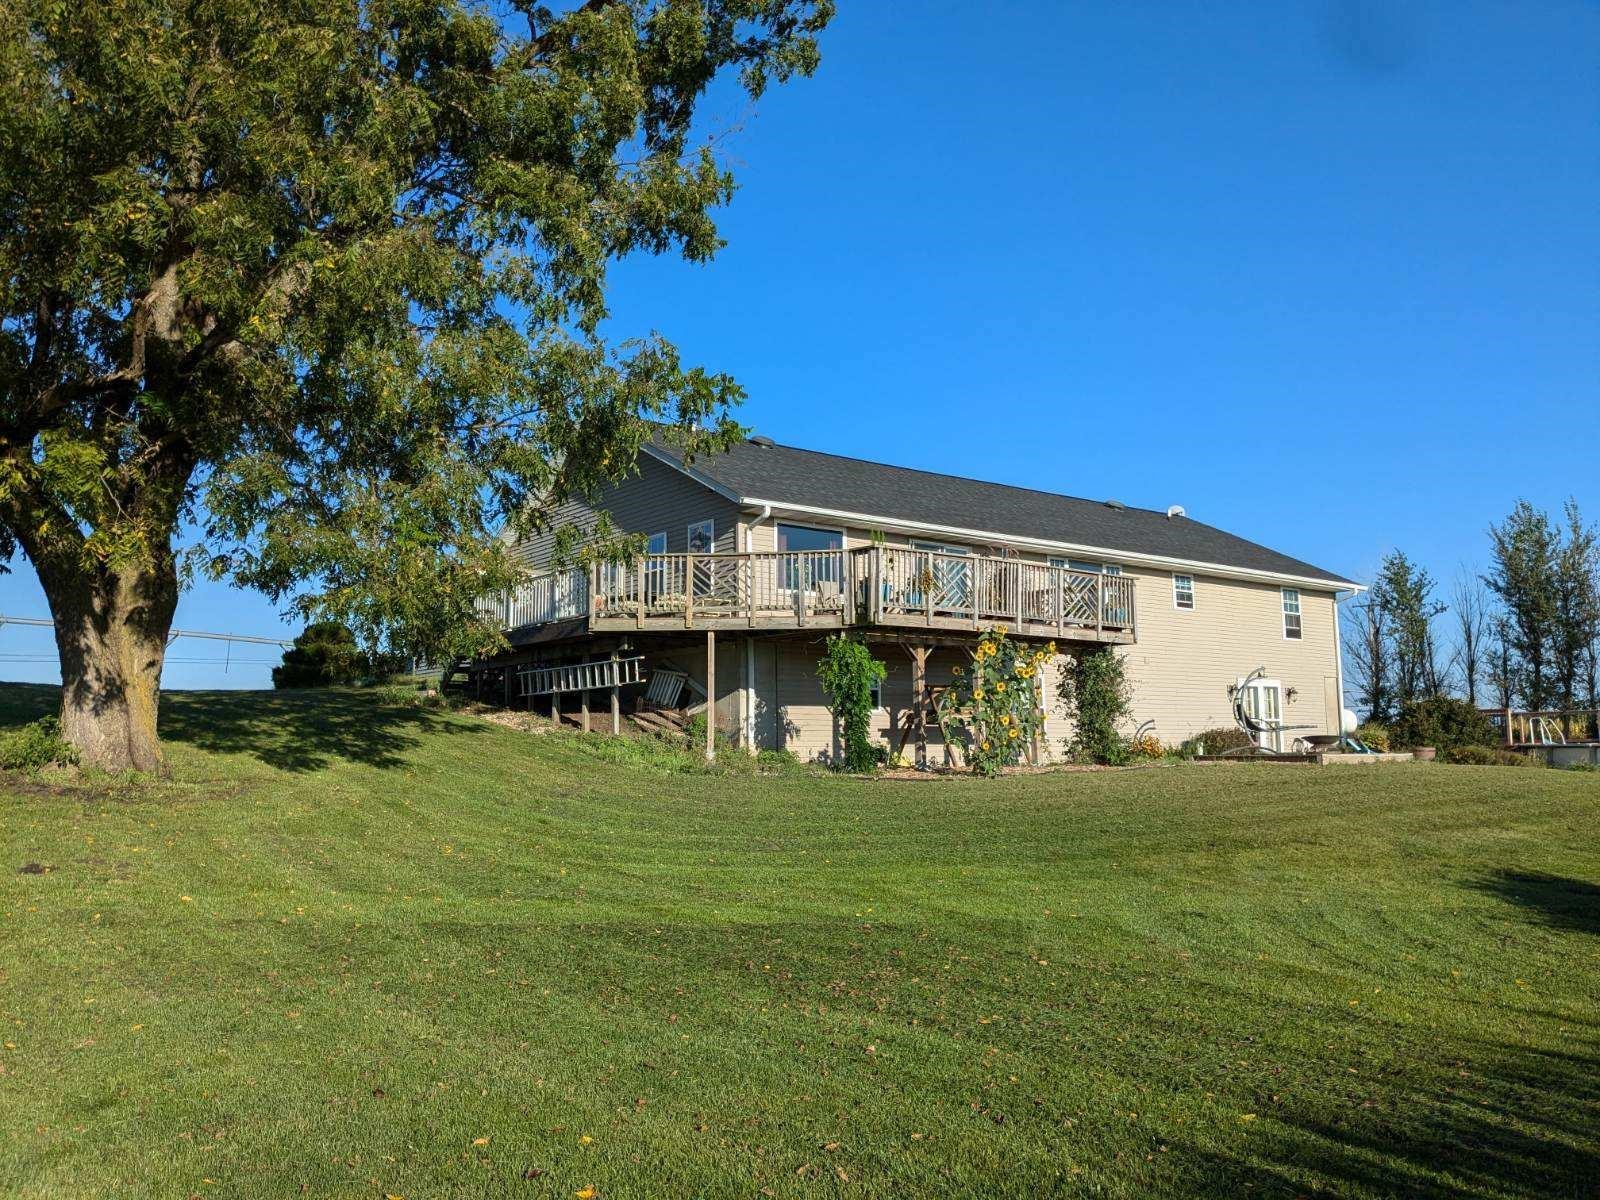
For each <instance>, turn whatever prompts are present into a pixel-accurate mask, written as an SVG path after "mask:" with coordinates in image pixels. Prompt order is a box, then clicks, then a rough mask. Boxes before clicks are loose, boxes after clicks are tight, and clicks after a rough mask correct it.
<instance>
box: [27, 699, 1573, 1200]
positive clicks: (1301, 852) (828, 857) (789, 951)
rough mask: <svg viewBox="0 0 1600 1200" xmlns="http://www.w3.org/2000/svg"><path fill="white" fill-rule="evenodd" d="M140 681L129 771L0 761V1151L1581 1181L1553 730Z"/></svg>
mask: <svg viewBox="0 0 1600 1200" xmlns="http://www.w3.org/2000/svg"><path fill="white" fill-rule="evenodd" d="M53 699H54V698H53V695H52V693H51V692H50V691H49V690H48V689H44V688H24V687H20V686H17V687H7V688H4V689H0V724H9V723H15V722H20V721H23V720H26V719H29V718H31V717H33V716H36V715H38V714H39V713H40V712H43V711H45V710H47V709H48V708H49V707H50V706H51V705H52V704H53ZM163 728H164V731H165V735H166V737H167V738H168V739H169V746H170V756H171V760H172V763H173V768H174V771H173V778H172V780H171V782H170V783H164V784H160V785H154V784H146V785H142V786H130V785H120V786H119V785H111V784H104V783H102V784H91V783H85V782H77V783H69V784H54V785H52V784H48V783H41V782H38V781H31V780H27V779H22V778H16V777H13V778H9V779H4V780H0V791H3V792H4V794H5V800H4V804H5V807H4V826H3V828H4V834H3V844H4V857H3V858H0V880H3V883H0V888H3V891H0V913H3V925H0V929H3V931H4V933H3V942H0V950H3V957H0V1024H3V1026H4V1032H3V1040H4V1048H3V1050H0V1067H3V1072H4V1073H3V1074H0V1139H3V1140H0V1195H4V1196H8V1197H9V1196H19V1197H68V1196H71V1197H76V1196H116V1197H127V1196H161V1197H167V1196H172V1197H184V1196H190V1195H194V1196H201V1197H211V1196H217V1197H222V1196H243V1197H275V1196H300V1195H309V1196H318V1197H321V1196H354V1197H374V1198H381V1197H384V1196H386V1195H387V1196H404V1197H406V1198H407V1200H421V1198H423V1197H444V1196H474V1197H476V1196H510V1197H538V1196H549V1197H572V1196H574V1195H575V1194H576V1193H581V1192H585V1191H586V1190H587V1189H589V1188H591V1187H592V1188H594V1189H596V1191H595V1195H597V1196H598V1197H600V1198H601V1200H607V1198H612V1197H695V1196H704V1197H759V1196H801V1197H817V1196H854V1195H860V1196H887V1195H928V1196H933V1195H939V1196H945V1195H971V1196H986V1197H993V1196H1008V1197H1009V1196H1046V1195H1048V1196H1130V1197H1131V1196H1163V1195H1166V1196H1191V1195H1195V1196H1218V1197H1235V1196H1241V1195H1267V1196H1295V1195H1301V1196H1313V1195H1332V1196H1352V1197H1353V1196H1393V1195H1408V1196H1440V1197H1443V1196H1513V1195H1515V1196H1538V1197H1579V1196H1595V1195H1600V844H1597V827H1600V826H1597V820H1596V818H1597V816H1600V778H1597V777H1595V776H1592V775H1589V776H1583V775H1578V774H1574V773H1569V772H1560V771H1549V770H1534V769H1512V768H1493V767H1490V768H1471V767H1444V766H1436V765H1415V766H1395V767H1374V768H1364V769H1350V768H1344V769H1340V768H1331V767H1329V768H1300V767H1276V768H1275V767H1270V766H1237V767H1227V766H1221V767H1216V766H1213V767H1207V766H1186V767H1154V768H1147V769H1140V770H1130V771H1123V772H1115V773H1102V774H1062V775H1049V776H1036V777H1031V778H1013V779H1006V780H1002V781H999V782H994V783H979V782H975V781H970V780H946V781H938V782H927V783H923V782H877V783H872V782H862V781H856V780H845V779H833V778H826V777H823V778H808V777H803V776H793V777H791V776H781V777H769V778H752V777H749V776H738V775H709V774H699V773H672V772H669V771H666V770H663V769H655V770H651V769H646V768H645V767H641V766H639V765H637V764H634V763H630V762H628V761H626V756H624V755H620V754H619V753H617V751H616V750H615V748H614V747H611V746H610V745H609V742H608V740H607V739H601V738H594V739H583V738H580V737H578V736H576V735H552V736H546V737H538V736H532V735H529V734H524V733H517V732H513V731H510V730H506V729H502V728H499V727H495V726H491V725H488V724H485V723H481V722H477V721H474V720H471V719H468V718H464V717H458V716H452V715H448V714H443V713H438V712H430V711H425V710H421V709H417V708H415V707H412V706H407V705H405V704H402V703H399V702H396V701H394V700H392V699H386V698H385V697H384V696H383V695H381V694H370V693H367V694H363V693H357V692H345V693H337V694H332V695H324V696H316V697H310V696H305V695H296V694H289V695H272V694H259V693H256V694H252V693H230V694H221V693H217V694H189V695H172V696H169V697H167V699H166V701H165V710H164V715H163ZM30 864H34V866H30ZM24 868H27V869H28V872H27V873H24ZM41 868H48V870H47V871H45V872H44V873H34V872H36V871H37V870H38V869H41Z"/></svg>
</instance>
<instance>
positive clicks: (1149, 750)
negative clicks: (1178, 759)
mask: <svg viewBox="0 0 1600 1200" xmlns="http://www.w3.org/2000/svg"><path fill="white" fill-rule="evenodd" d="M1128 754H1129V756H1130V757H1132V758H1150V759H1155V758H1165V757H1166V754H1167V750H1166V747H1165V746H1163V745H1162V744H1161V739H1160V738H1158V737H1156V735H1155V734H1153V733H1147V734H1145V735H1144V736H1143V737H1139V738H1134V739H1133V740H1132V741H1130V742H1129V743H1128Z"/></svg>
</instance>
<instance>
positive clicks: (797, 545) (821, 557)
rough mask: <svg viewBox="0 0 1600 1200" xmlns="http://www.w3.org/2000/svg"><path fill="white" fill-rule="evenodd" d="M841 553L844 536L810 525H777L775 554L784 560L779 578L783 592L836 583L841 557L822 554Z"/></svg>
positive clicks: (839, 532)
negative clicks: (821, 583) (776, 550)
mask: <svg viewBox="0 0 1600 1200" xmlns="http://www.w3.org/2000/svg"><path fill="white" fill-rule="evenodd" d="M843 549H844V533H843V531H841V530H838V529H817V528H814V527H813V526H810V525H779V526H778V553H779V554H780V555H782V556H783V557H782V558H781V559H780V560H779V562H780V563H781V571H782V575H781V578H782V579H783V586H784V587H786V588H806V589H811V588H815V587H816V586H817V584H818V583H819V582H823V581H826V582H828V583H838V582H839V570H840V567H841V565H842V563H841V559H842V557H843V556H842V555H840V554H838V553H833V554H828V553H823V552H824V551H830V550H832V551H841V550H843Z"/></svg>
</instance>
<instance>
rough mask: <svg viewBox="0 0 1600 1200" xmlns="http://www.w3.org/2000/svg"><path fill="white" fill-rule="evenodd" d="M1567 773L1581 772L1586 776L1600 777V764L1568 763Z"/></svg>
mask: <svg viewBox="0 0 1600 1200" xmlns="http://www.w3.org/2000/svg"><path fill="white" fill-rule="evenodd" d="M1567 770H1569V771H1582V772H1584V773H1586V774H1591V775H1600V763H1569V764H1568V765H1567Z"/></svg>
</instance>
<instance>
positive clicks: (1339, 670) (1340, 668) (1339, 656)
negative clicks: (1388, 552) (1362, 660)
mask: <svg viewBox="0 0 1600 1200" xmlns="http://www.w3.org/2000/svg"><path fill="white" fill-rule="evenodd" d="M1350 594H1351V595H1352V596H1355V595H1358V594H1359V593H1356V592H1351V593H1350ZM1339 595H1340V593H1338V592H1334V594H1333V682H1334V689H1335V691H1336V692H1337V693H1338V694H1337V696H1336V697H1335V699H1334V705H1333V707H1334V714H1333V732H1334V733H1336V734H1338V736H1339V740H1338V741H1337V742H1335V743H1334V745H1335V746H1339V747H1341V748H1342V747H1343V746H1344V739H1345V729H1344V622H1343V621H1341V620H1340V618H1339Z"/></svg>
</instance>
